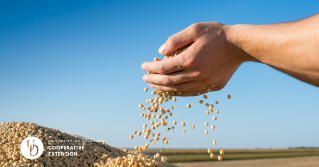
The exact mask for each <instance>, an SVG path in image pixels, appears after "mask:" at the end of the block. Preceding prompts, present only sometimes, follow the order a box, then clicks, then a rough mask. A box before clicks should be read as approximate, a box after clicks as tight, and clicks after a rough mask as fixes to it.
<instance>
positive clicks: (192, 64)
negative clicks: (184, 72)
mask: <svg viewBox="0 0 319 167" xmlns="http://www.w3.org/2000/svg"><path fill="white" fill-rule="evenodd" d="M198 65H199V62H198V61H196V60H195V59H189V60H187V61H185V62H184V66H185V67H187V68H196V67H198Z"/></svg>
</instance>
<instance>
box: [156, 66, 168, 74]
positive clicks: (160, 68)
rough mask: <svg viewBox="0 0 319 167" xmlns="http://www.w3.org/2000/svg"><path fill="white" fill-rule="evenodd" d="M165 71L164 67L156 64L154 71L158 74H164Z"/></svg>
mask: <svg viewBox="0 0 319 167" xmlns="http://www.w3.org/2000/svg"><path fill="white" fill-rule="evenodd" d="M165 71H166V70H165V68H164V67H163V66H161V65H158V66H157V67H156V72H157V73H159V74H164V73H165Z"/></svg>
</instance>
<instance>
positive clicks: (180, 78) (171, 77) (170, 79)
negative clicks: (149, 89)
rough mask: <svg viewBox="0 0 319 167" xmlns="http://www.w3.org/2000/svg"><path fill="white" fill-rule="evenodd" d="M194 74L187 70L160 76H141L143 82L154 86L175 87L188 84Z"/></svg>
mask: <svg viewBox="0 0 319 167" xmlns="http://www.w3.org/2000/svg"><path fill="white" fill-rule="evenodd" d="M194 75H195V74H194V72H191V71H189V70H186V71H178V72H174V73H170V74H166V75H162V74H145V75H144V76H143V80H144V82H147V83H150V84H155V85H163V86H164V85H176V84H180V83H183V82H188V81H191V80H192V79H194Z"/></svg>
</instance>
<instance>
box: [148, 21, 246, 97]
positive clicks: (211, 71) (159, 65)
mask: <svg viewBox="0 0 319 167" xmlns="http://www.w3.org/2000/svg"><path fill="white" fill-rule="evenodd" d="M229 29H230V26H226V25H223V24H221V23H216V22H206V23H195V24H193V25H191V26H189V27H187V28H186V29H184V30H182V31H180V32H178V33H176V34H174V35H172V36H170V37H169V38H168V40H167V41H166V42H165V43H164V44H163V45H162V46H161V47H160V49H159V53H160V54H162V55H168V54H170V53H172V52H174V51H175V50H177V49H178V48H180V47H182V46H184V45H186V44H189V43H192V45H191V46H190V47H189V48H188V49H187V50H186V51H184V52H182V53H180V54H179V55H177V56H175V57H171V58H168V59H165V60H162V61H154V62H147V63H143V64H142V69H143V70H145V71H149V72H151V73H150V74H145V75H144V76H143V80H144V81H145V82H148V83H149V85H150V86H151V87H152V88H155V89H157V90H162V91H169V92H182V93H181V94H178V93H176V94H175V95H177V96H196V95H200V94H203V93H206V92H209V91H217V90H220V89H222V88H224V87H225V85H226V84H227V82H228V81H229V80H230V78H231V77H232V75H233V74H234V73H235V71H236V70H237V68H238V67H239V66H240V65H241V64H242V63H243V62H245V61H247V60H248V58H247V57H248V55H247V53H245V52H244V51H243V50H241V49H240V48H239V47H238V46H236V45H235V44H233V43H231V42H230V41H229V40H228V35H229V34H228V31H229Z"/></svg>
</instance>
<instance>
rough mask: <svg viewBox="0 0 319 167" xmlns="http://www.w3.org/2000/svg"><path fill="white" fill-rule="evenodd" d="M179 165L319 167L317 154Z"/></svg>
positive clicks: (202, 166)
mask: <svg viewBox="0 0 319 167" xmlns="http://www.w3.org/2000/svg"><path fill="white" fill-rule="evenodd" d="M174 164H176V165H179V166H181V167H211V166H218V167H319V156H304V157H289V158H264V159H250V160H231V161H220V162H219V161H202V162H181V163H174Z"/></svg>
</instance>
